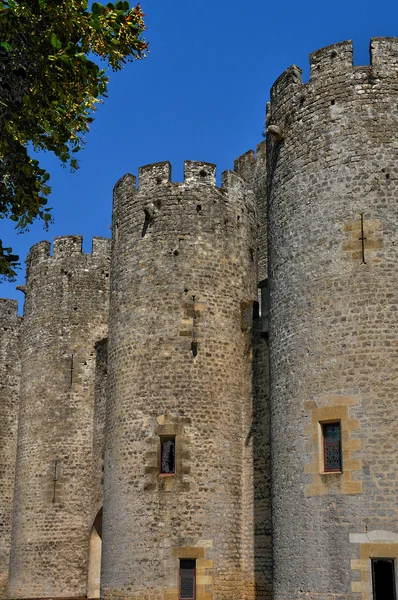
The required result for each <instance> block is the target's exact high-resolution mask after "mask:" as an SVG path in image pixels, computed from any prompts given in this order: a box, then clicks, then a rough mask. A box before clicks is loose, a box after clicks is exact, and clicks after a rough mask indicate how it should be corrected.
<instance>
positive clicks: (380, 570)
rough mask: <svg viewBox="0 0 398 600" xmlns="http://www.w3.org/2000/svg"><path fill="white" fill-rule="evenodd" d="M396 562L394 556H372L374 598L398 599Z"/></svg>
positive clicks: (374, 599) (377, 599) (382, 599)
mask: <svg viewBox="0 0 398 600" xmlns="http://www.w3.org/2000/svg"><path fill="white" fill-rule="evenodd" d="M394 562H395V561H394V559H392V558H372V583H373V600H396V591H395V564H394Z"/></svg>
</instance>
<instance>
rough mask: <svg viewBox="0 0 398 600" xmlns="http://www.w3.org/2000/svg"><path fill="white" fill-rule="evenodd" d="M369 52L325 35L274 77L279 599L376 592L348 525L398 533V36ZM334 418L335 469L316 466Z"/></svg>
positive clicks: (271, 179)
mask: <svg viewBox="0 0 398 600" xmlns="http://www.w3.org/2000/svg"><path fill="white" fill-rule="evenodd" d="M370 51H371V65H370V66H366V67H353V65H352V45H351V42H343V43H341V44H336V45H335V46H330V47H328V48H323V49H322V50H319V51H317V52H315V53H314V54H312V55H311V58H310V62H311V79H310V82H309V83H307V84H304V85H303V84H302V82H301V73H300V69H298V68H297V67H291V68H290V69H288V70H287V71H286V72H285V73H284V74H283V75H282V76H281V77H280V78H279V79H278V80H277V81H276V83H275V84H274V86H273V88H272V91H271V105H270V111H269V114H268V122H269V129H268V131H269V133H268V138H267V139H268V142H267V143H268V154H267V167H268V193H269V197H268V202H269V206H268V218H269V250H270V254H269V273H270V344H271V348H270V355H271V431H272V434H271V438H272V457H273V462H272V485H273V496H272V498H273V504H272V509H273V547H274V590H275V600H296V599H299V598H300V599H302V598H306V599H311V600H315V598H316V599H317V600H318V599H319V598H324V597H325V598H326V597H327V598H333V599H339V600H343V599H344V600H354V599H360V598H362V600H364V599H365V598H366V599H367V598H370V597H371V595H370V594H371V576H370V560H368V561H367V562H366V565H365V566H364V563H363V562H361V561H360V557H361V555H362V554H363V553H362V552H361V550H360V543H358V538H357V537H356V536H357V534H362V533H364V532H368V531H369V532H375V531H376V532H377V531H381V532H382V533H383V536H384V537H383V536H381V537H378V536H377V533H376V535H375V536H373V539H374V537H376V538H377V539H379V540H381V543H382V540H383V539H384V538H386V539H387V540H388V539H391V536H392V537H394V535H396V533H397V527H398V525H397V517H398V511H397V502H396V491H397V490H396V475H397V453H396V446H397V427H396V421H397V417H398V408H397V407H398V404H397V402H396V398H397V395H398V375H397V364H396V351H395V350H396V347H397V345H398V333H397V331H398V330H397V327H396V318H397V317H396V314H397V309H398V271H397V262H398V261H397V259H398V230H397V223H398V208H397V202H396V197H397V191H398V190H397V187H398V183H397V182H398V166H397V160H396V154H397V148H398V146H397V139H398V113H397V102H398V80H397V71H398V60H397V56H398V40H397V39H389V38H384V39H383V38H375V39H373V40H372V42H371V47H370ZM271 126H272V127H271ZM361 238H365V239H364V240H363V239H361ZM327 421H340V423H341V429H342V451H343V466H342V472H341V473H339V472H337V473H324V467H323V456H322V454H323V449H322V433H321V425H320V424H321V423H322V422H327ZM369 543H370V541H369ZM384 548H385V552H386V553H387V554H386V556H388V546H385V547H384ZM378 552H379V553H378V554H377V556H381V555H382V550H380V549H379V550H378ZM380 552H381V554H380ZM365 554H366V553H365ZM364 572H365V573H366V577H364V575H363V573H364ZM361 594H363V595H361Z"/></svg>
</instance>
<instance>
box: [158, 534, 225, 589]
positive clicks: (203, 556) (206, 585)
mask: <svg viewBox="0 0 398 600" xmlns="http://www.w3.org/2000/svg"><path fill="white" fill-rule="evenodd" d="M212 548H213V542H212V540H199V541H198V545H197V546H174V547H172V548H171V553H170V570H171V573H172V577H173V580H174V581H175V584H177V585H176V587H174V589H170V590H168V591H166V592H164V593H163V600H179V595H180V590H179V585H180V583H179V565H180V560H181V559H184V558H188V559H191V560H196V588H195V594H196V596H195V600H212V598H213V594H212V586H213V561H212V560H211V559H209V558H208V557H207V554H208V553H209V552H210V553H211V549H212ZM175 584H174V585H175Z"/></svg>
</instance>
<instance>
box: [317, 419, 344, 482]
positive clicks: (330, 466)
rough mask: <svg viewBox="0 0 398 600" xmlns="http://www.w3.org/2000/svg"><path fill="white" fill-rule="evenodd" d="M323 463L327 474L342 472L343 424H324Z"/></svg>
mask: <svg viewBox="0 0 398 600" xmlns="http://www.w3.org/2000/svg"><path fill="white" fill-rule="evenodd" d="M322 437H323V462H324V471H325V472H327V473H333V472H339V471H342V460H341V423H340V421H338V422H336V423H322Z"/></svg>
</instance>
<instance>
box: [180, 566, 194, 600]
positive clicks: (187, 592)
mask: <svg viewBox="0 0 398 600" xmlns="http://www.w3.org/2000/svg"><path fill="white" fill-rule="evenodd" d="M195 576H196V560H195V559H190V558H189V559H188V558H184V559H180V600H195V598H196V593H195V587H196V584H195Z"/></svg>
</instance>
